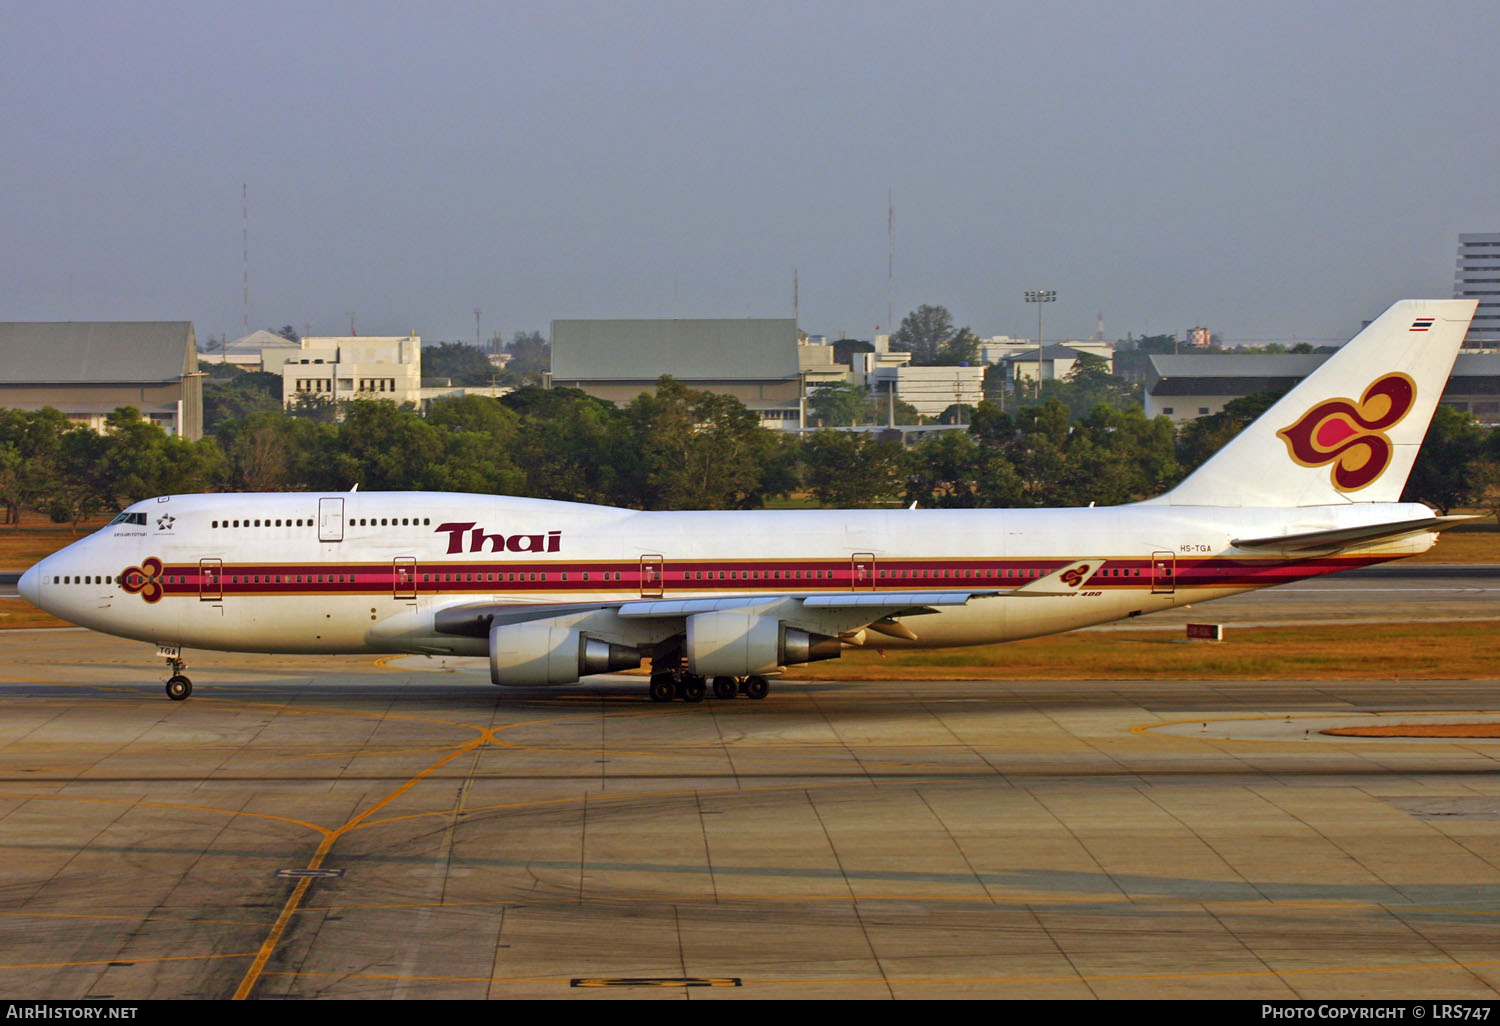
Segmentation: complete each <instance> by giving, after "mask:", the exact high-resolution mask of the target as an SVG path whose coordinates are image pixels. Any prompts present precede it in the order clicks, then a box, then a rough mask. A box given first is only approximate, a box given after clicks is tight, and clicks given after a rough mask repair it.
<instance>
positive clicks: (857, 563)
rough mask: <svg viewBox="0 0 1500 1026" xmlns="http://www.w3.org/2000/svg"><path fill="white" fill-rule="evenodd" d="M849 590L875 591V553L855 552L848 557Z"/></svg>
mask: <svg viewBox="0 0 1500 1026" xmlns="http://www.w3.org/2000/svg"><path fill="white" fill-rule="evenodd" d="M849 588H850V590H851V591H873V590H874V589H875V553H873V552H856V553H855V554H854V555H852V556H850V557H849Z"/></svg>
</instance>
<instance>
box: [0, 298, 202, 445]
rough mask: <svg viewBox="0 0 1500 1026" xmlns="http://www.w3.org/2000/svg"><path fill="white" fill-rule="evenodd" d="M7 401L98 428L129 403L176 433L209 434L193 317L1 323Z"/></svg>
mask: <svg viewBox="0 0 1500 1026" xmlns="http://www.w3.org/2000/svg"><path fill="white" fill-rule="evenodd" d="M0 406H3V407H9V408H12V409H21V410H40V409H42V408H43V407H47V406H51V407H53V408H54V409H57V410H59V411H61V412H62V413H63V414H65V415H66V416H67V417H68V419H69V420H73V421H77V422H80V423H86V424H88V425H89V426H90V427H92V428H94V429H95V430H96V431H102V430H103V428H104V418H105V417H106V416H108V415H109V414H110V413H111V412H113V411H114V410H115V409H117V408H118V407H121V406H134V407H136V408H137V409H139V410H140V411H141V415H142V416H143V417H145V418H146V419H148V420H150V421H152V422H153V423H156V424H159V425H161V426H162V427H163V428H165V429H166V430H167V431H168V432H170V433H172V434H180V435H182V436H184V437H186V438H191V439H196V438H199V437H201V436H202V434H203V390H202V385H201V379H200V376H199V373H198V351H197V342H196V339H195V336H194V334H193V325H192V323H191V322H190V321H56V322H49V321H9V322H0Z"/></svg>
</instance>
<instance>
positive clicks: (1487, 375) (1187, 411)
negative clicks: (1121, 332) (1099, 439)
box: [1145, 353, 1500, 424]
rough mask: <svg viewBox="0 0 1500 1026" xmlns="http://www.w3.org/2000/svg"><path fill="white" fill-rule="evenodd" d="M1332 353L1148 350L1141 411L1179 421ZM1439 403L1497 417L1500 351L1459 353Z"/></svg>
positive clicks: (1485, 418)
mask: <svg viewBox="0 0 1500 1026" xmlns="http://www.w3.org/2000/svg"><path fill="white" fill-rule="evenodd" d="M1331 355H1333V354H1332V353H1312V354H1305V355H1304V354H1290V353H1276V354H1269V353H1244V354H1223V355H1214V354H1207V353H1204V354H1187V355H1182V356H1152V357H1151V358H1150V367H1151V369H1150V373H1149V374H1148V375H1147V378H1146V388H1145V404H1146V416H1148V417H1156V416H1168V417H1171V418H1172V419H1173V420H1175V421H1178V422H1182V421H1187V420H1194V419H1196V418H1198V417H1203V416H1207V415H1210V414H1214V413H1220V412H1222V411H1223V409H1224V407H1225V405H1226V404H1228V403H1229V402H1230V400H1233V399H1238V398H1241V397H1243V396H1247V395H1255V394H1257V393H1259V392H1285V391H1287V390H1288V389H1290V388H1291V387H1292V386H1293V385H1295V384H1297V382H1299V381H1301V380H1302V379H1303V378H1305V377H1307V376H1308V375H1309V374H1311V373H1312V372H1313V371H1315V370H1317V369H1318V367H1320V366H1321V365H1322V363H1323V361H1324V360H1326V359H1328V357H1329V356H1331ZM1442 403H1443V405H1445V406H1450V407H1452V408H1453V409H1456V410H1460V411H1463V412H1467V413H1472V414H1474V415H1475V416H1476V417H1478V418H1479V420H1480V421H1482V422H1484V423H1486V424H1496V423H1500V354H1497V355H1493V356H1492V355H1488V354H1475V353H1460V354H1459V356H1458V359H1457V361H1456V362H1455V363H1454V365H1453V374H1452V376H1451V377H1450V378H1449V379H1448V385H1447V387H1446V388H1444V389H1443V396H1442Z"/></svg>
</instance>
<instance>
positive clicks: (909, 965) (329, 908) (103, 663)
mask: <svg viewBox="0 0 1500 1026" xmlns="http://www.w3.org/2000/svg"><path fill="white" fill-rule="evenodd" d="M1205 608H1213V609H1216V610H1223V608H1224V604H1222V603H1221V604H1216V605H1215V606H1213V607H1205ZM1257 615H1258V614H1257ZM0 643H3V644H4V646H5V649H4V650H5V655H6V659H5V664H4V668H3V671H0V922H3V923H4V928H3V929H0V990H3V991H4V992H5V993H6V994H7V995H10V996H12V997H23V996H25V997H42V996H45V997H50V998H89V997H93V998H104V997H114V998H120V999H126V998H186V997H210V998H229V997H233V996H236V995H239V996H246V997H252V998H274V997H296V998H318V997H336V998H398V997H443V998H449V997H452V998H484V997H550V998H589V997H601V996H603V997H634V998H641V997H652V998H663V997H676V998H698V999H701V998H717V997H780V998H787V997H791V998H852V997H862V998H867V997H902V998H906V997H946V996H970V997H1028V998H1030V997H1035V998H1076V997H1104V998H1119V997H1197V998H1205V997H1213V998H1218V997H1241V998H1243V997H1254V998H1297V997H1319V998H1400V997H1413V996H1422V997H1451V998H1490V999H1493V998H1494V997H1495V996H1496V994H1497V992H1500V955H1497V953H1496V949H1495V944H1494V937H1495V935H1496V931H1497V929H1500V742H1494V741H1474V740H1466V741H1427V742H1412V741H1407V740H1399V741H1382V740H1372V739H1334V738H1330V737H1326V736H1322V735H1319V734H1317V732H1316V731H1307V730H1306V729H1305V728H1304V727H1303V726H1302V724H1303V723H1304V722H1306V723H1312V722H1317V723H1318V724H1320V725H1324V724H1354V723H1362V722H1367V721H1369V720H1371V719H1374V718H1384V717H1386V716H1388V715H1390V714H1393V713H1396V712H1398V711H1399V712H1400V713H1402V714H1409V715H1417V714H1420V715H1422V716H1423V717H1424V718H1429V719H1430V718H1431V717H1434V716H1445V717H1446V716H1451V717H1454V718H1459V717H1465V716H1469V715H1470V714H1473V713H1494V712H1496V711H1500V708H1497V704H1496V699H1497V691H1496V682H1495V681H1493V680H1486V681H1442V682H1430V683H1409V682H1407V683H1395V682H1391V681H1372V682H1357V681H1356V682H1335V683H1329V682H1323V683H1318V682H1271V683H1259V682H1249V683H1216V682H1184V683H1178V682H1167V683H1161V682H1151V681H1109V682H1082V683H1079V682H1068V683H1045V682H1019V683H1016V682H1007V683H993V682H925V683H912V682H901V683H840V684H817V683H807V684H804V683H799V684H786V685H782V686H778V687H777V688H776V689H774V690H773V691H772V694H771V696H770V697H769V698H768V699H766V700H765V701H760V702H753V701H749V700H747V699H743V698H740V699H734V700H729V701H714V700H709V701H706V702H704V703H702V704H698V705H688V704H685V703H682V702H674V703H672V704H670V705H666V706H659V705H653V704H651V703H650V702H648V701H647V700H646V698H645V695H644V684H643V682H642V681H640V680H638V679H637V680H628V679H618V678H617V679H612V680H609V681H606V682H604V683H600V684H586V685H582V686H579V687H575V688H571V689H560V690H558V691H556V692H553V693H542V692H518V693H517V692H505V691H501V690H499V689H496V688H494V687H492V686H491V685H489V684H488V683H487V682H486V681H485V680H484V679H483V678H482V677H478V676H473V675H470V674H468V673H464V672H445V671H443V670H442V669H441V668H440V667H439V665H438V664H436V663H434V662H430V661H427V660H421V659H415V660H410V659H374V658H353V657H350V658H337V659H312V658H302V657H298V658H290V657H272V656H244V655H208V654H198V653H189V658H190V661H191V663H192V670H191V671H190V672H191V674H192V676H193V678H194V680H195V684H196V690H195V693H194V695H193V697H192V698H191V699H190V700H188V701H186V702H170V701H168V700H167V699H166V697H165V696H164V695H163V693H162V690H161V678H162V677H163V676H164V674H163V673H161V672H160V671H159V668H158V667H157V665H156V661H155V660H154V658H153V657H152V653H151V649H150V648H149V647H148V646H144V645H140V644H134V643H127V642H121V641H116V640H112V639H108V638H104V637H102V636H100V635H96V634H92V633H89V632H86V631H80V630H66V631H62V630H58V631H13V632H6V633H5V634H4V635H3V637H0ZM1078 643H1079V644H1080V646H1086V645H1087V643H1088V642H1087V638H1086V637H1080V638H1079V642H1078Z"/></svg>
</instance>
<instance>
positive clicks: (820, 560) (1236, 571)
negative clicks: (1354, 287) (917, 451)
mask: <svg viewBox="0 0 1500 1026" xmlns="http://www.w3.org/2000/svg"><path fill="white" fill-rule="evenodd" d="M1428 515H1430V511H1429V510H1428V509H1427V508H1426V507H1425V506H1419V505H1407V504H1399V505H1397V504H1390V503H1383V504H1379V505H1376V504H1370V503H1365V504H1361V503H1345V504H1342V505H1338V506H1311V507H1302V508H1293V509H1255V508H1233V507H1191V506H1167V505H1160V504H1149V503H1142V504H1136V505H1129V506H1118V507H1102V508H1087V509H1061V510H857V511H849V510H837V511H833V510H830V511H823V510H812V511H754V512H639V511H635V510H626V509H615V508H611V507H604V506H587V505H578V504H573V503H564V502H550V501H544V500H537V499H520V498H507V497H499V496H486V495H464V494H450V493H420V492H386V493H382V492H357V493H346V494H342V495H320V494H256V495H177V496H170V497H164V498H161V499H155V500H148V501H146V502H141V503H137V504H135V505H134V506H132V507H130V509H129V510H127V511H126V512H125V513H124V514H121V517H120V518H117V521H116V522H115V523H113V524H111V525H110V526H108V527H106V528H104V529H102V530H100V531H98V532H97V533H95V534H93V535H91V536H89V537H87V538H85V539H82V540H81V541H79V542H77V543H75V544H73V545H71V546H69V547H68V548H66V549H64V550H62V551H60V552H58V553H56V554H55V555H53V556H50V557H48V558H47V559H45V560H43V561H42V562H41V563H39V564H37V565H36V566H35V567H34V568H32V570H30V571H28V572H27V574H26V575H25V577H23V580H22V594H23V595H24V596H25V597H26V598H28V599H29V600H30V601H32V602H33V603H34V604H36V605H38V606H40V607H41V608H43V609H45V610H47V611H49V612H51V613H53V614H55V615H57V616H59V617H62V618H64V619H67V620H70V621H72V622H74V623H77V624H81V625H83V626H86V627H90V628H93V629H95V630H99V631H103V632H106V633H109V634H114V635H118V636H121V637H126V638H134V639H139V640H141V641H147V642H153V643H156V644H159V645H164V646H170V647H176V646H181V647H185V648H199V649H217V650H234V651H255V652H328V653H335V652H346V653H347V652H372V651H378V652H428V653H446V652H452V653H458V654H469V655H483V654H484V653H485V651H486V646H487V643H488V642H487V639H486V638H485V637H483V636H470V635H463V634H453V633H448V632H444V631H440V630H439V629H438V628H437V619H438V617H437V614H438V613H439V612H441V611H443V610H445V609H451V608H453V607H460V606H471V605H475V604H477V603H486V604H490V605H494V604H505V605H509V604H515V605H516V606H518V607H519V606H536V605H551V604H556V605H559V606H563V605H565V606H568V607H571V608H577V607H580V606H587V605H589V604H594V603H598V604H610V603H616V604H617V603H620V602H622V601H625V600H639V599H642V598H658V597H659V598H663V599H692V598H707V597H715V596H730V597H743V596H765V597H766V598H767V600H774V599H775V598H777V597H779V596H787V595H804V596H805V595H822V594H837V593H842V594H850V593H854V592H858V591H861V590H879V591H901V592H925V591H931V592H938V591H953V590H955V589H962V590H967V591H975V592H995V593H997V594H996V595H995V597H986V598H978V599H976V600H974V601H971V602H969V603H968V604H967V605H957V606H944V607H942V608H941V609H938V610H936V611H934V612H930V613H928V614H926V615H922V616H920V617H912V618H910V620H909V621H908V623H909V626H910V630H909V631H907V633H910V634H913V635H914V637H905V638H904V637H897V636H891V635H889V634H881V635H879V636H878V638H877V637H876V636H874V635H872V636H870V638H868V639H864V638H863V637H854V638H850V637H845V643H846V644H869V645H871V646H872V647H874V646H877V645H878V647H893V648H894V647H901V646H922V647H940V646H948V645H973V644H982V643H988V642H998V641H1008V640H1013V639H1017V638H1025V637H1032V636H1036V635H1041V634H1049V633H1055V632H1058V631H1065V630H1071V629H1073V628H1076V627H1083V626H1087V625H1090V624H1096V623H1103V622H1107V621H1110V620H1116V619H1120V618H1123V617H1127V616H1132V615H1137V614H1140V613H1149V612H1154V611H1156V610H1160V609H1165V608H1169V607H1171V606H1174V605H1178V604H1183V603H1187V602H1201V601H1204V600H1207V599H1212V598H1218V597H1221V596H1225V595H1232V594H1235V593H1237V592H1242V591H1247V590H1250V589H1253V588H1259V587H1265V586H1267V585H1273V584H1282V583H1286V582H1288V581H1293V580H1299V579H1302V578H1306V577H1311V576H1316V575H1319V574H1326V573H1332V572H1336V571H1338V570H1343V569H1348V568H1350V567H1356V566H1364V565H1368V564H1370V563H1377V562H1381V561H1384V560H1389V559H1396V558H1400V557H1402V556H1406V555H1411V554H1414V553H1417V552H1421V551H1425V550H1426V549H1427V548H1429V547H1430V546H1431V544H1432V543H1433V541H1434V539H1435V538H1436V534H1433V533H1420V534H1413V535H1409V536H1407V537H1403V538H1399V539H1396V540H1385V541H1381V542H1377V543H1370V544H1368V545H1365V546H1362V547H1345V548H1343V549H1338V550H1333V549H1330V550H1328V552H1327V553H1325V554H1322V555H1319V554H1317V553H1312V554H1309V553H1306V552H1300V553H1282V552H1278V551H1275V550H1271V551H1267V550H1266V549H1264V548H1259V549H1257V550H1256V551H1255V552H1253V553H1248V552H1242V551H1240V550H1237V549H1235V548H1234V547H1233V546H1232V545H1231V544H1230V543H1231V541H1232V540H1233V539H1236V538H1254V537H1260V538H1264V537H1267V536H1280V535H1283V534H1296V533H1299V532H1311V531H1322V530H1331V529H1340V528H1347V527H1355V526H1361V525H1366V524H1372V523H1378V522H1381V521H1388V520H1392V519H1401V518H1403V517H1405V518H1412V519H1415V518H1419V517H1424V516H1428ZM1083 558H1087V559H1090V560H1095V561H1099V562H1095V563H1094V564H1093V565H1092V566H1091V567H1090V575H1089V577H1088V579H1087V581H1086V583H1085V584H1084V585H1083V587H1082V589H1081V590H1078V591H1075V592H1073V593H1071V594H1066V595H1043V596H1036V597H1028V598H1024V599H1023V598H1020V597H1019V596H1014V597H1012V595H1013V593H1014V592H1015V591H1016V589H1018V588H1020V587H1021V586H1022V585H1025V584H1026V583H1027V582H1028V581H1033V580H1036V579H1037V578H1039V577H1042V576H1045V575H1046V574H1048V573H1051V572H1052V571H1055V570H1057V569H1058V568H1060V567H1062V566H1065V565H1066V564H1068V563H1069V562H1071V561H1073V560H1077V559H1083ZM622 640H624V641H627V642H634V641H638V640H639V639H630V638H624V639H622Z"/></svg>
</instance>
